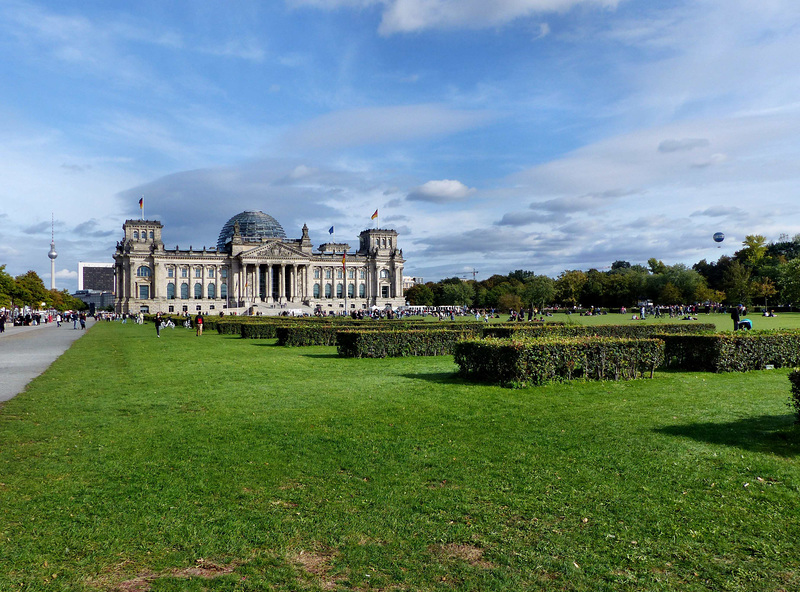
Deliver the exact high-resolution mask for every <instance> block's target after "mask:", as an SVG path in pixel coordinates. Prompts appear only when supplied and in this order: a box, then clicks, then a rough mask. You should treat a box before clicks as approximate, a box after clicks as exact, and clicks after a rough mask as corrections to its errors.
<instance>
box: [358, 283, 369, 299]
mask: <svg viewBox="0 0 800 592" xmlns="http://www.w3.org/2000/svg"><path fill="white" fill-rule="evenodd" d="M358 297H359V298H366V297H367V285H366V284H359V285H358Z"/></svg>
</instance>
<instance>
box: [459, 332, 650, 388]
mask: <svg viewBox="0 0 800 592" xmlns="http://www.w3.org/2000/svg"><path fill="white" fill-rule="evenodd" d="M663 359H664V342H663V341H661V340H660V339H619V338H613V337H594V336H590V337H579V338H560V337H553V338H539V339H519V340H518V339H513V340H507V339H483V340H468V341H461V342H459V343H457V344H456V346H455V362H456V364H457V365H458V366H459V369H460V370H459V374H461V375H462V376H465V377H469V378H472V379H477V380H482V381H489V382H497V383H500V384H503V385H510V386H525V385H529V384H543V383H546V382H550V381H557V380H572V379H574V378H583V379H586V380H620V379H622V380H630V379H634V378H638V377H642V376H644V375H645V373H649V375H650V377H651V378H652V376H653V374H654V372H655V369H656V368H657V367H658V366H660V365H661V363H662V362H663Z"/></svg>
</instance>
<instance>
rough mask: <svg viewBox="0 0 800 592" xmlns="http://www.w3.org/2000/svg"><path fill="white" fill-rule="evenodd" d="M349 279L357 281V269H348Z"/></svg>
mask: <svg viewBox="0 0 800 592" xmlns="http://www.w3.org/2000/svg"><path fill="white" fill-rule="evenodd" d="M347 279H349V280H354V279H356V270H355V269H348V270H347Z"/></svg>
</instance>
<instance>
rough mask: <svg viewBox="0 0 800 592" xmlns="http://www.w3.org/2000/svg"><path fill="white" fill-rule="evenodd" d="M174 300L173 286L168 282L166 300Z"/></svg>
mask: <svg viewBox="0 0 800 592" xmlns="http://www.w3.org/2000/svg"><path fill="white" fill-rule="evenodd" d="M174 298H175V284H174V283H173V282H170V283H168V284H167V300H172V299H174Z"/></svg>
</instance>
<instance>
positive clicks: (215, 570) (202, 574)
mask: <svg viewBox="0 0 800 592" xmlns="http://www.w3.org/2000/svg"><path fill="white" fill-rule="evenodd" d="M238 566H239V564H238V563H229V564H227V565H218V564H216V563H213V562H210V561H206V560H205V559H198V560H197V562H196V564H195V565H193V566H191V567H185V568H181V569H179V568H175V569H171V570H168V571H164V572H161V573H154V572H145V573H141V574H139V575H138V576H137V577H135V578H133V579H130V580H126V581H124V582H120V583H119V584H116V585H115V586H112V587H111V588H108V589H109V590H110V591H111V592H148V590H150V589H152V586H153V582H155V581H156V580H159V579H161V578H178V579H185V580H188V579H190V578H203V579H206V580H211V579H213V578H218V577H219V576H223V575H226V574H230V573H233V571H234V570H235V569H236V568H237V567H238Z"/></svg>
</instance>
